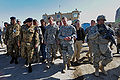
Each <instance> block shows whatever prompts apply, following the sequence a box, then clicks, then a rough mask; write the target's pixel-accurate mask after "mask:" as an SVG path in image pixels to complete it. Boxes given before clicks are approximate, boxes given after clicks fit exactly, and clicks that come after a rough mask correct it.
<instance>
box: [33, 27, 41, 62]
mask: <svg viewBox="0 0 120 80" xmlns="http://www.w3.org/2000/svg"><path fill="white" fill-rule="evenodd" d="M34 30H35V33H36V32H37V33H38V35H39V40H40V41H39V43H36V42H34V44H37V45H38V46H37V48H35V46H34V51H35V52H34V53H35V55H34V58H35V61H37V62H39V61H40V45H41V43H43V35H42V31H41V28H40V27H39V26H34Z"/></svg>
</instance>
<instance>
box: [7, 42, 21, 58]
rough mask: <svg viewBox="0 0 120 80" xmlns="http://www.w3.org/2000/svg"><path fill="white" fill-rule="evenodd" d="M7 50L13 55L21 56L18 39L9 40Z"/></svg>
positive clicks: (15, 56)
mask: <svg viewBox="0 0 120 80" xmlns="http://www.w3.org/2000/svg"><path fill="white" fill-rule="evenodd" d="M7 51H8V54H9V55H10V56H11V57H14V58H17V57H18V56H19V47H18V43H17V40H12V41H11V40H10V41H8V45H7Z"/></svg>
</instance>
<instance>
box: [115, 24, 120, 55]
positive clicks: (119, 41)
mask: <svg viewBox="0 0 120 80" xmlns="http://www.w3.org/2000/svg"><path fill="white" fill-rule="evenodd" d="M116 36H117V54H119V49H120V24H119V28H118V29H117V31H116Z"/></svg>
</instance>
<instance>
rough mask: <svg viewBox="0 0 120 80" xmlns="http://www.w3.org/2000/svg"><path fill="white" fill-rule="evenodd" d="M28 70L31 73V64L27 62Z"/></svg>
mask: <svg viewBox="0 0 120 80" xmlns="http://www.w3.org/2000/svg"><path fill="white" fill-rule="evenodd" d="M28 72H29V73H31V72H32V66H31V64H29V67H28Z"/></svg>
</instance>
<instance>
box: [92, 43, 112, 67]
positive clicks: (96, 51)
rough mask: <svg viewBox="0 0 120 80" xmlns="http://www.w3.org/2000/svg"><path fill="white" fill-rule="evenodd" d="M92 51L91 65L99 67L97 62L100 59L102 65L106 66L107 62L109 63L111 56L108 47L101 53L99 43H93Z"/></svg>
mask: <svg viewBox="0 0 120 80" xmlns="http://www.w3.org/2000/svg"><path fill="white" fill-rule="evenodd" d="M93 46H94V51H93V65H94V68H99V62H100V61H101V65H102V66H106V65H107V64H108V63H110V62H111V61H112V59H113V56H112V54H111V51H110V49H109V48H108V50H107V51H106V52H105V53H104V54H103V53H102V52H101V51H100V49H99V45H93Z"/></svg>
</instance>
